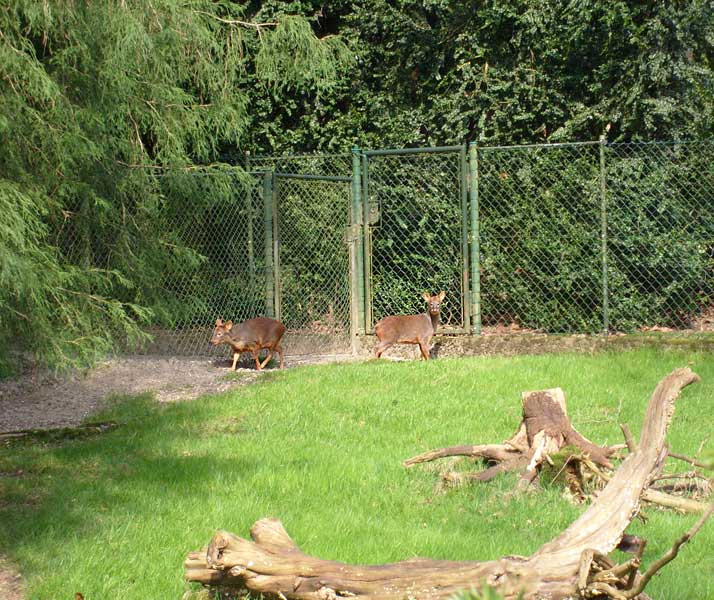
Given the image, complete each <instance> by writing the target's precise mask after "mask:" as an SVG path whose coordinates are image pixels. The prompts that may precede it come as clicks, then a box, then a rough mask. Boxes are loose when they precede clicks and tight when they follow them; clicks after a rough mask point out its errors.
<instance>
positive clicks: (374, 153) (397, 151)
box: [362, 145, 463, 156]
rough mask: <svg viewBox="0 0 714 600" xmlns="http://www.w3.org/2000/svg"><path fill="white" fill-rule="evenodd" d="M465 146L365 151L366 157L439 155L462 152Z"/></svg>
mask: <svg viewBox="0 0 714 600" xmlns="http://www.w3.org/2000/svg"><path fill="white" fill-rule="evenodd" d="M462 148H463V145H458V146H431V147H429V148H387V149H385V150H364V151H363V152H362V154H363V155H364V156H389V155H395V154H439V153H446V152H460V151H461V149H462Z"/></svg>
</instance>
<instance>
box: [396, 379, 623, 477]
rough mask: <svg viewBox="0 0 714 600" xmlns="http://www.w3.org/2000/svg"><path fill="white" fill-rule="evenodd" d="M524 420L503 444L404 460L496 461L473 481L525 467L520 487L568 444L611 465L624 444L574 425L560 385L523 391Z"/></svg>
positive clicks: (440, 451)
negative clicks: (597, 440) (592, 436)
mask: <svg viewBox="0 0 714 600" xmlns="http://www.w3.org/2000/svg"><path fill="white" fill-rule="evenodd" d="M521 401H522V404H523V420H522V421H521V424H520V425H519V427H518V430H517V431H516V433H515V434H514V435H513V436H512V437H511V438H510V439H508V440H506V441H505V442H503V443H502V444H485V445H477V446H453V447H450V448H440V449H438V450H431V451H429V452H426V453H424V454H419V455H418V456H413V457H412V458H409V459H407V460H405V461H404V466H406V467H411V466H413V465H416V464H419V463H423V462H428V461H432V460H436V459H438V458H444V457H447V456H473V457H480V458H483V459H485V460H486V461H488V462H490V463H494V464H493V465H492V466H490V467H489V468H487V469H485V470H483V471H480V472H478V473H470V474H469V475H467V477H468V478H469V479H471V480H474V481H489V480H490V479H492V478H493V477H495V476H496V475H498V474H500V473H504V472H506V471H513V470H522V474H521V479H520V481H519V487H520V488H521V489H523V488H524V487H527V486H528V485H529V484H530V483H531V482H532V481H533V480H534V479H535V477H536V475H537V473H538V468H539V467H540V465H541V463H542V462H543V461H544V460H547V458H548V456H550V455H553V454H556V453H557V452H558V451H560V450H561V449H563V448H564V447H566V446H574V447H576V448H578V449H580V450H581V451H582V452H583V453H584V454H585V455H587V456H588V457H589V458H590V460H592V461H593V462H594V463H597V464H599V465H602V466H604V467H607V468H612V463H611V462H610V460H609V457H610V456H612V455H613V454H614V453H615V452H616V451H617V450H620V449H621V448H622V447H623V446H622V445H616V446H598V445H596V444H593V443H592V442H591V441H590V440H588V439H587V438H586V437H584V436H583V435H582V434H580V433H579V432H578V431H577V430H576V429H575V428H573V426H572V424H571V423H570V419H569V418H568V412H567V408H566V404H565V394H564V393H563V390H561V389H560V388H553V389H550V390H541V391H536V392H523V393H522V395H521Z"/></svg>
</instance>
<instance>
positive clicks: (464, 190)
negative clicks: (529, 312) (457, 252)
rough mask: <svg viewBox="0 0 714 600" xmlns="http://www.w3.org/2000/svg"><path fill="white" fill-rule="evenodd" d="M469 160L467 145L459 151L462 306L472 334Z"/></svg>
mask: <svg viewBox="0 0 714 600" xmlns="http://www.w3.org/2000/svg"><path fill="white" fill-rule="evenodd" d="M468 171H469V160H468V148H467V146H466V144H464V145H463V146H461V150H460V151H459V173H460V182H459V185H460V187H461V290H462V294H461V306H462V308H463V313H462V315H461V317H462V325H463V328H464V330H465V331H466V332H469V333H470V332H471V292H470V290H469V216H468V212H469V172H468Z"/></svg>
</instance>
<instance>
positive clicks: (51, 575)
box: [0, 349, 714, 600]
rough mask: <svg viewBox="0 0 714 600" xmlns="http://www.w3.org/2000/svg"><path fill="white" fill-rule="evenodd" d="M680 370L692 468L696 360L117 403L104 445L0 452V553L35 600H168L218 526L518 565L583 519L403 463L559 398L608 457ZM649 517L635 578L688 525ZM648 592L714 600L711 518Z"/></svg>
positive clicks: (175, 597)
mask: <svg viewBox="0 0 714 600" xmlns="http://www.w3.org/2000/svg"><path fill="white" fill-rule="evenodd" d="M684 365H691V366H692V368H693V369H694V370H695V371H696V372H698V373H699V374H700V375H701V376H702V382H701V383H699V384H695V385H693V386H691V387H689V388H687V389H686V390H685V391H684V392H683V394H682V397H681V399H680V401H679V402H678V404H677V411H676V413H675V417H674V422H673V425H672V427H671V429H670V435H669V441H670V443H671V445H672V447H673V449H675V450H677V451H679V452H682V453H686V454H690V455H692V454H694V453H695V452H696V451H697V449H698V447H699V445H700V444H701V442H702V440H704V439H705V438H709V440H710V441H709V442H708V447H709V448H711V447H712V446H713V445H714V440H712V438H711V437H710V436H712V433H714V359H713V358H712V356H710V355H707V354H704V353H684V352H681V351H671V352H668V351H664V350H662V351H658V350H652V349H647V350H637V351H631V352H623V353H617V354H615V353H603V354H598V355H594V356H584V355H574V354H573V355H569V354H566V355H549V356H538V357H519V358H499V357H490V358H463V359H443V360H435V361H431V362H429V363H424V362H421V361H419V362H416V361H415V362H403V363H392V362H387V361H368V362H364V363H355V364H344V365H323V366H311V367H301V368H297V369H292V370H287V371H283V372H271V373H268V374H266V375H265V377H264V379H262V381H261V383H258V384H254V385H250V386H246V387H244V388H241V389H237V390H235V391H231V392H228V393H225V394H222V395H219V396H211V397H203V398H200V399H199V400H196V401H193V402H186V403H180V404H173V405H163V406H159V405H157V404H156V403H154V402H153V401H152V400H151V398H150V397H148V396H147V397H139V398H125V399H118V400H117V402H116V404H115V406H114V408H113V409H112V410H111V411H109V412H107V413H105V414H103V415H102V416H101V418H112V419H116V420H118V421H119V422H120V427H119V428H117V429H115V430H113V431H111V432H109V433H106V434H103V435H98V436H96V437H93V438H91V439H84V440H70V441H65V442H58V443H50V444H39V443H36V444H31V445H27V444H25V445H15V446H11V447H6V448H2V449H0V472H1V473H3V474H4V475H0V553H5V554H7V555H8V556H9V557H10V558H11V559H13V560H15V561H16V562H17V563H18V564H19V565H20V567H21V569H22V571H23V574H24V576H25V577H26V579H27V586H28V597H29V598H31V599H32V600H36V599H37V600H40V599H47V600H50V599H52V600H55V599H58V598H72V597H73V594H74V593H75V592H82V593H83V594H84V596H85V598H86V600H110V599H112V600H113V599H122V600H131V599H136V600H146V599H147V598H150V599H152V600H160V599H164V598H165V599H172V600H179V599H180V598H181V596H182V594H183V593H184V591H186V589H188V588H189V586H187V585H186V584H185V583H183V581H182V575H183V568H182V563H183V560H184V558H185V555H186V553H187V552H188V551H190V550H195V549H198V548H199V547H201V546H202V545H204V544H206V543H207V542H208V540H209V539H210V537H211V535H212V534H213V532H214V530H215V529H217V528H224V529H228V530H230V531H232V532H234V533H236V534H238V535H241V536H247V534H248V529H249V528H250V526H251V525H252V523H253V522H254V521H256V520H257V519H259V518H261V517H266V516H271V517H277V518H280V519H281V520H282V521H283V523H284V525H285V527H286V528H287V530H288V532H289V533H290V534H291V536H292V537H293V539H294V540H295V541H296V543H297V544H298V545H300V546H301V548H302V549H303V550H304V551H305V552H307V553H310V554H315V555H318V556H320V557H322V558H328V559H334V560H340V561H345V562H351V563H381V562H388V561H397V560H402V559H407V558H410V557H414V556H422V557H432V558H443V559H454V560H459V559H476V560H487V559H493V558H496V557H499V556H501V555H504V554H530V553H531V552H533V551H534V550H536V549H537V548H538V547H539V546H540V545H541V544H543V543H544V542H546V541H548V540H549V539H551V538H553V537H554V536H555V535H556V534H558V533H559V532H560V531H561V530H562V529H564V528H565V527H566V526H567V525H568V524H569V523H570V522H571V521H572V520H573V519H575V517H576V516H577V515H578V514H580V513H581V512H582V511H583V510H584V509H583V507H576V506H572V505H571V504H569V503H568V502H567V501H566V500H565V499H564V498H562V497H561V495H560V493H559V491H558V490H555V489H549V490H546V491H543V492H540V493H537V494H530V495H527V496H525V497H520V498H517V499H512V500H508V501H505V500H504V492H506V491H508V490H510V489H511V488H512V486H513V483H514V481H515V479H514V478H515V476H514V475H510V476H504V477H502V478H499V479H496V480H494V481H493V482H490V483H488V484H482V485H480V486H478V485H476V486H470V487H465V488H460V489H454V490H450V491H449V492H447V493H445V494H437V493H435V486H436V483H437V473H436V471H435V470H434V467H433V466H432V467H429V466H416V467H414V468H412V469H410V470H406V469H404V468H403V467H402V466H401V461H402V460H403V459H405V458H407V457H409V456H412V455H414V454H418V453H420V452H423V451H425V450H428V449H432V448H436V447H441V446H448V445H457V444H462V443H480V442H500V441H502V440H504V439H506V438H507V437H510V435H511V434H512V433H513V432H514V430H515V428H516V426H517V425H518V423H519V422H520V392H521V391H522V390H533V389H542V388H547V387H555V386H560V387H562V388H563V389H564V390H565V393H566V396H567V400H568V409H569V414H570V417H571V420H572V422H573V424H574V426H575V427H576V428H577V429H578V430H579V431H580V432H581V433H583V434H584V435H585V436H587V437H589V438H590V439H591V440H593V441H594V442H596V443H599V444H605V443H619V442H620V441H621V440H622V436H621V433H620V430H619V427H618V423H619V422H621V421H624V422H626V423H628V424H629V425H630V428H631V429H632V431H633V433H635V435H637V434H638V433H639V430H640V427H641V424H642V418H643V414H644V409H645V406H646V403H647V401H648V399H649V396H650V394H651V392H652V390H653V389H654V387H655V385H656V384H657V382H658V381H659V380H660V379H661V378H662V377H663V376H664V375H666V374H667V373H668V372H669V371H671V370H672V369H673V368H675V367H679V366H684ZM434 464H436V463H434ZM678 468H681V469H684V468H685V465H683V464H681V465H678ZM18 470H21V471H22V472H21V473H17V471H18ZM8 473H14V474H15V476H12V477H9V476H7V474H8ZM645 512H646V514H647V517H648V520H647V522H646V523H643V522H641V521H639V520H637V521H636V522H634V523H633V524H632V526H631V528H630V533H634V534H637V535H641V536H644V537H646V538H647V539H648V540H649V544H648V546H647V552H646V555H645V565H646V564H649V563H650V562H651V561H652V560H653V559H654V558H656V557H658V556H659V555H661V554H662V553H663V552H664V551H665V550H666V549H667V548H669V546H670V545H671V543H672V541H673V540H674V538H675V537H677V536H678V535H680V534H681V533H682V532H684V531H685V530H686V529H687V528H689V527H690V526H691V525H692V523H693V522H694V521H695V520H696V518H695V517H692V516H681V515H678V514H675V513H673V512H665V511H659V510H656V509H653V508H649V509H645ZM647 591H648V593H649V594H650V595H651V596H652V597H653V598H655V599H660V600H664V599H667V600H672V599H676V600H686V599H691V600H706V599H713V600H714V522H709V523H707V525H706V526H705V528H704V529H703V530H702V531H701V532H700V534H699V535H698V536H697V537H696V538H695V539H694V540H693V541H692V542H691V543H690V544H688V545H686V546H685V547H684V548H683V549H682V551H681V552H680V556H679V557H678V558H677V559H676V560H675V561H674V562H673V563H671V564H670V565H668V566H667V567H665V569H664V571H663V572H661V574H660V575H659V576H657V577H656V578H655V579H654V580H653V582H652V583H651V584H650V586H648V588H647Z"/></svg>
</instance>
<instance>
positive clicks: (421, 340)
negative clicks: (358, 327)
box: [374, 291, 446, 360]
mask: <svg viewBox="0 0 714 600" xmlns="http://www.w3.org/2000/svg"><path fill="white" fill-rule="evenodd" d="M445 296H446V294H445V293H444V292H443V291H442V292H439V293H438V294H437V295H436V296H430V295H429V294H427V293H426V292H425V293H424V295H423V298H424V300H426V302H427V304H428V305H429V308H428V310H427V311H426V312H425V313H422V314H420V315H390V316H388V317H384V318H383V319H381V320H379V321H377V323H376V324H375V326H374V333H376V334H377V337H378V338H379V343H378V344H377V345H376V346H375V347H374V355H375V356H376V357H377V358H379V357H381V356H382V352H384V351H385V350H386V349H387V348H389V347H390V346H393V345H394V344H419V350H421V355H422V358H423V359H424V360H429V343H430V342H431V338H432V336H433V335H434V332H435V331H436V328H437V327H438V326H439V313H440V311H441V303H442V302H443V300H444V297H445Z"/></svg>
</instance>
